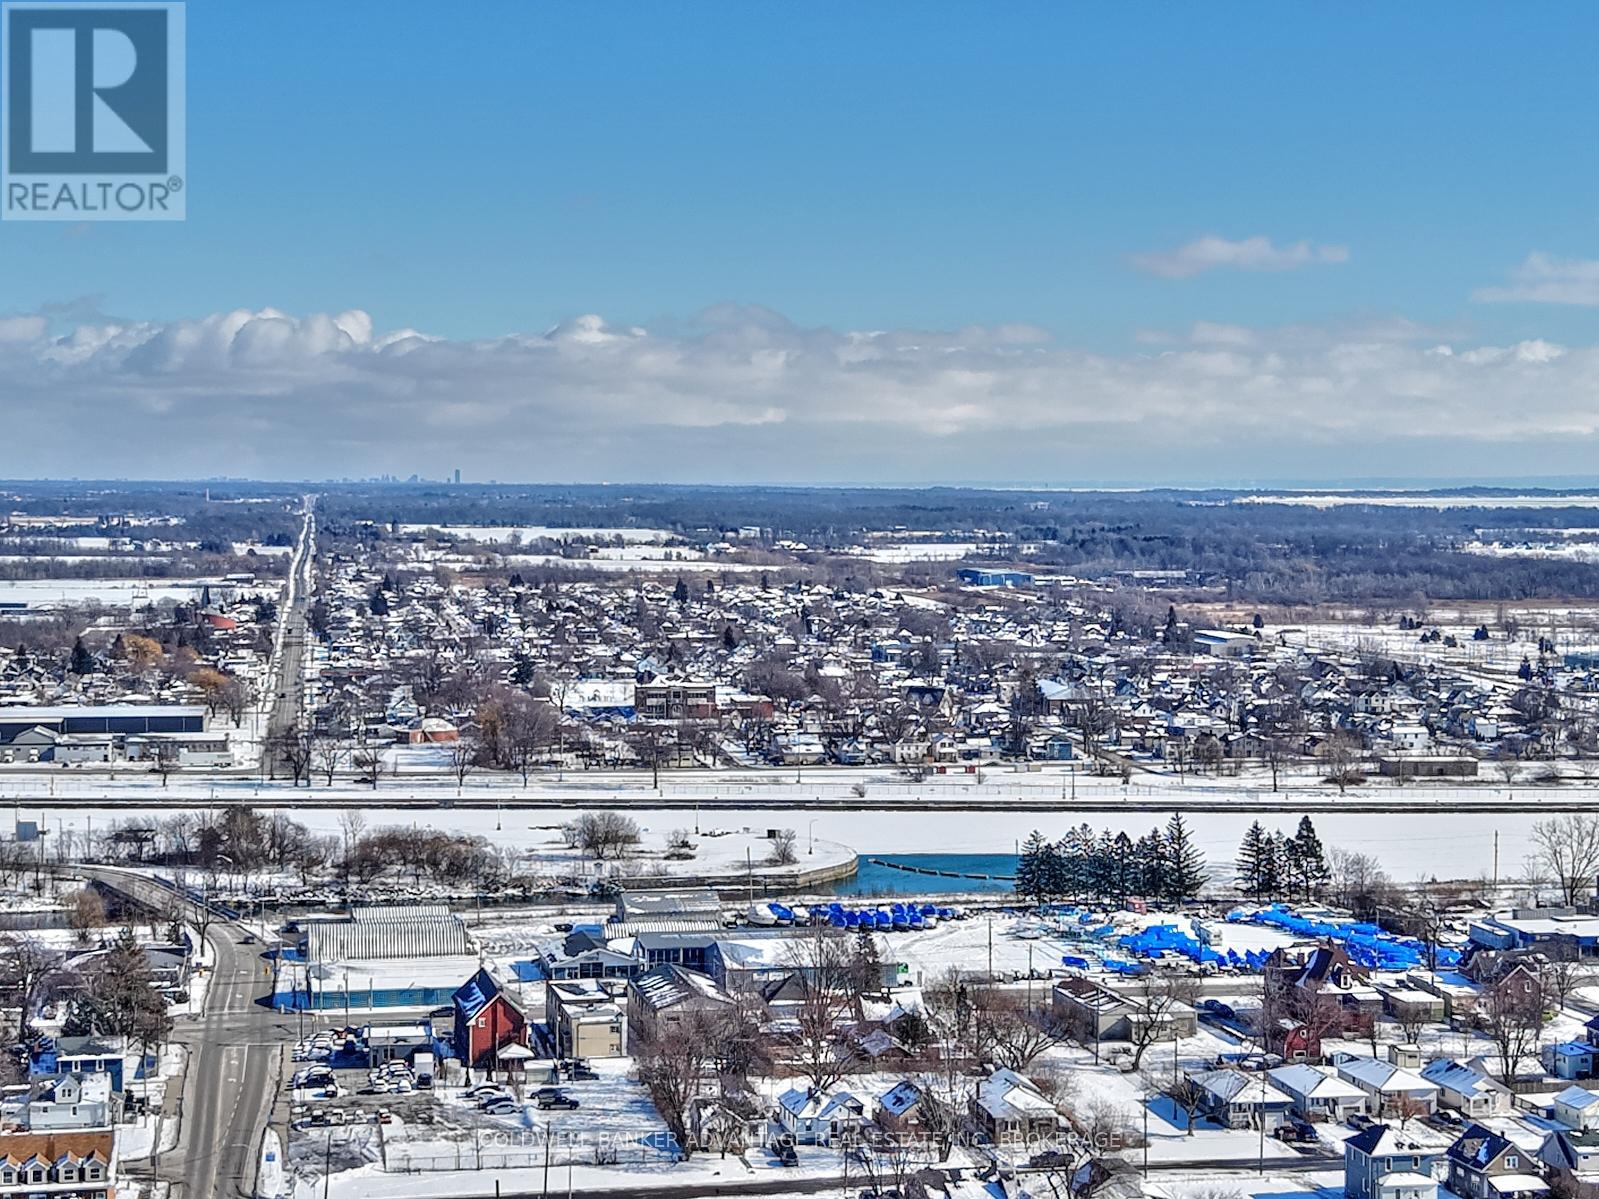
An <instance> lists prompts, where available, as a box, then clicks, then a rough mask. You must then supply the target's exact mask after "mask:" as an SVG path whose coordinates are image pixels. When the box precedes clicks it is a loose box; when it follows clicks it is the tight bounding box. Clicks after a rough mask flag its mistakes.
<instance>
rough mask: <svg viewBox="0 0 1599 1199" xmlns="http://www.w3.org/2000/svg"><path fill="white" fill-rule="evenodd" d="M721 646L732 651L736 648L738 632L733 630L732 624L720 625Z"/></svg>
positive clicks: (729, 651)
mask: <svg viewBox="0 0 1599 1199" xmlns="http://www.w3.org/2000/svg"><path fill="white" fill-rule="evenodd" d="M722 648H723V649H725V650H726V651H727V652H728V653H732V652H733V651H734V650H736V649H737V648H738V634H737V633H735V632H733V626H732V625H730V624H729V625H723V626H722Z"/></svg>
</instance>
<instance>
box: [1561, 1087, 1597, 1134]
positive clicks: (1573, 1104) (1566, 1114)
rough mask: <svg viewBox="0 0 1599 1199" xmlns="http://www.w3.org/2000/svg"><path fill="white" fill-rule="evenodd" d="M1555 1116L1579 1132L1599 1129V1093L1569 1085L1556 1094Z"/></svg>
mask: <svg viewBox="0 0 1599 1199" xmlns="http://www.w3.org/2000/svg"><path fill="white" fill-rule="evenodd" d="M1554 1116H1555V1119H1556V1120H1558V1121H1559V1122H1560V1123H1561V1124H1563V1125H1565V1126H1566V1127H1567V1128H1571V1129H1575V1130H1576V1131H1577V1132H1593V1131H1594V1130H1595V1129H1599V1095H1596V1094H1594V1093H1593V1092H1592V1091H1589V1090H1586V1089H1584V1088H1582V1087H1575V1086H1573V1087H1567V1088H1566V1089H1565V1090H1564V1091H1561V1092H1560V1094H1558V1095H1556V1096H1555V1102H1554Z"/></svg>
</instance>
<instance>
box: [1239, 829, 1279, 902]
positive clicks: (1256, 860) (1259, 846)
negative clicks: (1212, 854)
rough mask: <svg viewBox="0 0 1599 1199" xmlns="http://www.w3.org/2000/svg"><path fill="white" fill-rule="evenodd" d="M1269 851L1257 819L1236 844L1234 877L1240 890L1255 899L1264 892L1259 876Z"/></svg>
mask: <svg viewBox="0 0 1599 1199" xmlns="http://www.w3.org/2000/svg"><path fill="white" fill-rule="evenodd" d="M1270 853H1271V848H1270V839H1269V838H1268V837H1267V836H1266V830H1265V829H1263V828H1261V827H1260V821H1258V820H1257V821H1255V822H1254V823H1253V824H1251V825H1250V826H1249V828H1248V829H1246V830H1245V831H1244V839H1243V841H1242V842H1241V843H1240V844H1239V846H1238V862H1237V875H1236V877H1237V880H1238V889H1239V890H1240V891H1243V892H1244V893H1245V894H1247V895H1251V896H1253V897H1254V898H1255V899H1259V898H1260V897H1261V896H1262V895H1264V894H1265V890H1264V888H1262V886H1261V877H1262V874H1263V872H1264V869H1265V867H1266V859H1267V857H1268V855H1270Z"/></svg>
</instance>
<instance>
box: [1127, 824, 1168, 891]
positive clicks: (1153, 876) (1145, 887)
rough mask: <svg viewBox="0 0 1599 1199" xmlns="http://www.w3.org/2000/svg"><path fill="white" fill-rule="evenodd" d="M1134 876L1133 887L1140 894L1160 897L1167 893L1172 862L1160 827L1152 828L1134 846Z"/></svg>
mask: <svg viewBox="0 0 1599 1199" xmlns="http://www.w3.org/2000/svg"><path fill="white" fill-rule="evenodd" d="M1133 863H1134V878H1133V880H1132V883H1131V887H1132V889H1133V890H1134V891H1137V892H1138V894H1140V895H1143V896H1147V897H1149V898H1158V897H1159V896H1162V895H1164V894H1166V891H1167V888H1168V887H1170V885H1171V881H1170V876H1171V863H1170V861H1169V860H1168V859H1167V856H1166V842H1165V841H1163V840H1162V839H1161V835H1160V830H1159V829H1151V830H1150V831H1149V832H1147V833H1145V834H1144V835H1143V836H1142V837H1140V838H1138V843H1137V844H1136V845H1134V846H1133Z"/></svg>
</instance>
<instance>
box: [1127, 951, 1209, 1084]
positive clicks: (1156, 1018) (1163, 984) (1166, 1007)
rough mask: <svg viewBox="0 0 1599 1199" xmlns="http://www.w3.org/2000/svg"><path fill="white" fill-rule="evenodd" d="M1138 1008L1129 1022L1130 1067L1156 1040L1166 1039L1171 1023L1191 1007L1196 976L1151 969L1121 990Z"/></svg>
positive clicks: (1140, 1061) (1135, 1066) (1137, 1064)
mask: <svg viewBox="0 0 1599 1199" xmlns="http://www.w3.org/2000/svg"><path fill="white" fill-rule="evenodd" d="M1124 994H1126V995H1127V997H1128V999H1130V1000H1131V1001H1132V1003H1133V1004H1134V1005H1135V1006H1136V1007H1137V1008H1138V1011H1137V1012H1135V1013H1134V1015H1133V1018H1132V1020H1131V1021H1129V1023H1130V1025H1131V1032H1130V1034H1129V1038H1128V1039H1129V1040H1130V1041H1131V1042H1132V1046H1133V1069H1135V1070H1136V1069H1138V1068H1139V1067H1140V1066H1141V1065H1142V1064H1143V1061H1144V1054H1145V1053H1147V1052H1149V1048H1150V1046H1152V1045H1154V1044H1155V1043H1156V1042H1157V1041H1161V1040H1169V1039H1170V1038H1171V1036H1172V1023H1173V1021H1174V1020H1175V1019H1177V1017H1178V1016H1179V1015H1180V1014H1181V1013H1182V1009H1183V1008H1184V1007H1186V1006H1191V1005H1192V1003H1193V1001H1194V999H1195V998H1196V997H1197V996H1198V994H1199V983H1198V980H1197V979H1194V978H1191V977H1189V976H1188V975H1185V974H1174V973H1172V972H1170V971H1154V970H1152V971H1150V972H1149V973H1148V974H1146V975H1144V977H1143V978H1142V979H1140V980H1139V983H1138V986H1137V987H1135V988H1134V989H1133V990H1132V991H1130V992H1124Z"/></svg>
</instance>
